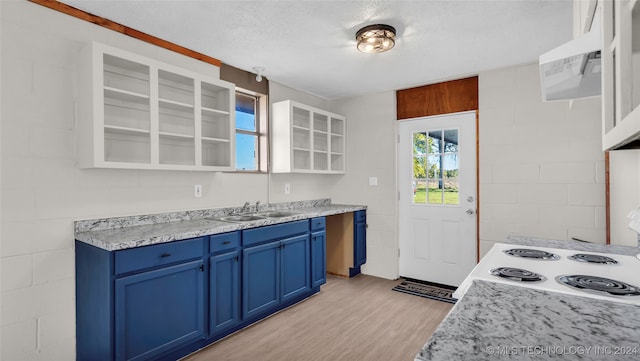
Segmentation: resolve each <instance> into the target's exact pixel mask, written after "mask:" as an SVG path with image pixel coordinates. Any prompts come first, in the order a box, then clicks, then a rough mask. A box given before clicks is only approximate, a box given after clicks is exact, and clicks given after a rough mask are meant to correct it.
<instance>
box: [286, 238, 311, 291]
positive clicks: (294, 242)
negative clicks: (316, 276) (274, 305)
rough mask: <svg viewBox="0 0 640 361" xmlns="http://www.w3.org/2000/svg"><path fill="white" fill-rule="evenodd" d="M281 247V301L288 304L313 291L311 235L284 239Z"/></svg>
mask: <svg viewBox="0 0 640 361" xmlns="http://www.w3.org/2000/svg"><path fill="white" fill-rule="evenodd" d="M280 245H281V248H280V254H281V271H280V280H281V282H280V285H281V287H280V301H281V302H286V301H288V300H290V299H293V298H295V297H298V296H300V295H302V294H305V293H307V292H309V290H311V282H310V277H311V276H310V274H311V272H310V271H311V268H310V266H309V265H310V264H311V259H310V254H311V253H310V250H309V234H308V233H306V234H303V235H299V236H295V237H291V238H287V239H283V240H282V241H280Z"/></svg>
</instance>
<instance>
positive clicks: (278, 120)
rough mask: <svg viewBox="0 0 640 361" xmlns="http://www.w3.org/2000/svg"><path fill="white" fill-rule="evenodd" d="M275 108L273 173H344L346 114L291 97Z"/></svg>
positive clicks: (274, 106)
mask: <svg viewBox="0 0 640 361" xmlns="http://www.w3.org/2000/svg"><path fill="white" fill-rule="evenodd" d="M272 111H273V124H272V127H271V134H272V136H271V147H272V151H273V159H272V165H273V166H272V168H273V169H272V171H273V172H274V173H324V174H342V173H344V172H345V152H344V150H345V148H346V147H345V141H346V140H345V134H346V131H345V129H346V124H345V117H343V116H341V115H338V114H334V113H330V112H327V111H324V110H321V109H317V108H314V107H311V106H308V105H304V104H301V103H298V102H294V101H291V100H285V101H281V102H277V103H274V104H272Z"/></svg>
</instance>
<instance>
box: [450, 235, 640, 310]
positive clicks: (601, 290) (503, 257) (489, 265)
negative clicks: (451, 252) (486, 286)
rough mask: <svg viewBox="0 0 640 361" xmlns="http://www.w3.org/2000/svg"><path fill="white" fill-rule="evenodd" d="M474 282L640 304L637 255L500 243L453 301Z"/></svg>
mask: <svg viewBox="0 0 640 361" xmlns="http://www.w3.org/2000/svg"><path fill="white" fill-rule="evenodd" d="M473 280H483V281H489V282H497V283H504V284H509V285H512V286H516V287H527V288H533V289H539V290H543V291H550V292H558V293H564V294H570V295H575V296H583V297H591V298H596V299H602V300H608V301H613V302H623V303H629V304H634V305H640V260H639V259H638V258H636V257H635V256H625V255H617V254H603V253H597V252H584V251H575V250H567V249H558V248H547V247H532V246H520V245H514V244H506V243H496V244H495V245H494V246H493V247H492V248H491V250H489V252H488V253H487V254H486V255H485V256H484V257H483V258H482V259H481V260H480V263H478V264H477V265H476V267H475V268H474V269H473V270H472V271H471V273H470V274H469V275H468V276H467V278H465V280H464V281H463V282H462V284H461V285H460V287H458V289H457V290H456V291H455V292H454V293H453V296H454V297H456V298H458V299H460V298H462V296H463V295H464V294H465V293H466V291H467V290H468V289H469V287H470V286H471V283H472V282H473Z"/></svg>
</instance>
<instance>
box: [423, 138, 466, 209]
mask: <svg viewBox="0 0 640 361" xmlns="http://www.w3.org/2000/svg"><path fill="white" fill-rule="evenodd" d="M458 157H459V131H458V129H445V130H432V131H428V132H414V133H413V181H412V191H413V203H414V204H431V205H435V204H444V205H451V204H459V203H460V202H459V196H458V192H459V176H460V174H459V172H460V166H459V164H460V163H459V161H460V160H459V158H458Z"/></svg>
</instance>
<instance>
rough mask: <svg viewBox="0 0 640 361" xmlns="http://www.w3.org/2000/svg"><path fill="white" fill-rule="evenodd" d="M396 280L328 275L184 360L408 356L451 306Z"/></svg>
mask: <svg viewBox="0 0 640 361" xmlns="http://www.w3.org/2000/svg"><path fill="white" fill-rule="evenodd" d="M399 282H400V281H391V280H386V279H382V278H377V277H372V276H367V275H359V276H356V277H354V278H352V279H343V278H338V277H335V276H329V277H328V280H327V284H325V285H324V286H322V290H321V292H320V293H318V294H316V295H315V296H313V297H311V298H309V299H307V300H305V301H303V302H301V303H299V304H297V305H294V306H292V307H290V308H288V309H286V310H284V311H282V312H280V313H278V314H276V315H274V316H272V317H269V318H267V319H266V320H263V321H261V322H259V323H257V324H254V325H252V326H250V327H247V328H245V329H244V330H241V331H239V332H237V333H235V334H233V335H231V336H229V337H227V338H225V339H223V340H220V341H218V342H216V343H214V344H213V345H210V346H209V347H207V348H205V349H203V350H200V351H198V352H196V353H194V354H192V355H190V356H189V357H187V358H185V359H184V360H185V361H205V360H207V361H214V360H215V361H217V360H225V361H235V360H237V361H245V360H259V361H271V360H273V361H276V360H277V361H288V360H296V361H297V360H300V361H302V360H305V361H306V360H308V361H312V360H322V361H325V360H326V361H336V360H345V361H358V360H368V361H377V360H380V361H393V360H398V361H401V360H402V361H409V360H413V358H414V356H415V355H416V353H418V351H419V350H420V348H421V347H422V345H424V343H425V342H426V341H427V339H428V338H429V337H430V336H431V334H432V333H433V332H434V331H435V329H436V327H437V326H438V324H440V322H441V321H442V320H443V319H444V317H445V316H446V315H447V313H448V312H449V310H450V309H451V307H452V305H450V304H448V303H444V302H439V301H434V300H430V299H427V298H422V297H418V296H412V295H408V294H404V293H400V292H396V291H392V290H391V288H393V286H395V285H396V284H398V283H399Z"/></svg>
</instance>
